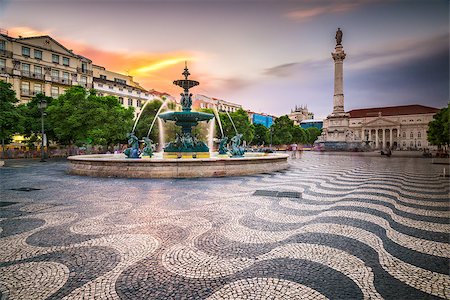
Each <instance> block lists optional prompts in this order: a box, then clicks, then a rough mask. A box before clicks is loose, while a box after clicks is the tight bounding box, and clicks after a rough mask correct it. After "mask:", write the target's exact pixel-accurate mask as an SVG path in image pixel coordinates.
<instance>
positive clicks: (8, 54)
mask: <svg viewBox="0 0 450 300" xmlns="http://www.w3.org/2000/svg"><path fill="white" fill-rule="evenodd" d="M0 56H2V57H6V58H12V57H13V53H12V52H11V51H9V50H0Z"/></svg>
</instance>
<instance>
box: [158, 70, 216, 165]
mask: <svg viewBox="0 0 450 300" xmlns="http://www.w3.org/2000/svg"><path fill="white" fill-rule="evenodd" d="M182 75H183V76H184V79H180V80H175V81H174V82H173V84H175V85H177V86H179V87H182V88H183V90H184V91H183V93H181V94H180V95H181V107H182V111H175V112H173V111H172V112H166V113H163V114H160V115H159V117H160V118H161V119H162V120H164V121H165V122H166V121H175V124H176V125H177V126H180V127H181V135H177V138H176V140H175V141H172V142H170V143H169V144H167V146H166V147H165V148H164V157H166V158H179V157H188V158H189V157H197V158H207V157H209V156H210V155H209V148H208V146H207V145H206V144H205V143H204V142H203V141H199V140H198V139H197V138H196V137H195V136H194V135H193V134H192V127H195V126H197V124H198V122H205V121H208V120H211V119H212V118H214V115H213V114H208V113H202V112H193V111H191V106H192V94H191V93H189V89H190V88H192V87H194V86H197V85H199V82H198V81H195V80H190V79H188V76H189V75H191V74H190V73H189V70H188V68H187V65H186V66H185V68H184V72H183V73H182Z"/></svg>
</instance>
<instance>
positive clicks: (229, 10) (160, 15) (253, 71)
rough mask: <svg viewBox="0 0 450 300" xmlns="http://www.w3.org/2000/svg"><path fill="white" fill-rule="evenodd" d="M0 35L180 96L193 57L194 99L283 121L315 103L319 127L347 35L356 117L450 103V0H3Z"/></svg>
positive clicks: (348, 104)
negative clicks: (28, 40)
mask: <svg viewBox="0 0 450 300" xmlns="http://www.w3.org/2000/svg"><path fill="white" fill-rule="evenodd" d="M0 27H1V28H4V29H6V30H8V32H9V35H11V36H13V37H17V36H18V35H21V36H33V35H42V34H48V35H50V36H51V37H53V38H54V39H56V40H57V41H59V42H60V43H62V44H63V45H65V46H67V47H68V48H69V49H73V50H74V52H75V53H77V54H81V55H83V56H86V57H88V58H90V59H92V60H93V62H94V63H95V64H98V65H102V66H104V67H106V68H108V69H111V70H113V71H117V72H122V73H128V74H130V75H133V76H134V77H135V79H136V81H138V82H139V83H140V84H141V85H142V86H144V87H145V88H147V89H156V90H159V91H166V92H169V93H171V94H173V95H178V94H179V92H180V90H179V89H178V88H177V87H175V86H173V85H172V81H173V80H174V79H179V78H180V77H181V72H182V71H183V67H184V61H185V60H187V61H188V64H189V69H190V71H191V74H192V76H191V77H192V79H196V80H199V81H200V86H198V87H196V88H193V89H192V91H193V92H194V93H199V94H204V95H207V96H211V97H217V98H222V99H225V100H229V101H233V102H236V103H240V104H242V105H243V106H244V108H246V109H251V110H254V111H257V112H265V113H270V114H275V115H277V116H279V115H283V114H287V113H289V112H290V110H291V108H293V107H294V106H295V105H308V108H309V109H310V111H312V112H314V113H315V114H316V118H323V117H326V116H327V115H328V114H329V113H330V112H331V110H332V98H333V72H334V71H333V60H332V58H331V54H330V53H331V52H332V51H333V49H334V46H335V40H334V35H335V31H336V29H337V28H338V27H340V28H341V29H342V31H343V33H344V36H343V46H344V50H345V52H346V53H347V58H346V59H345V62H344V93H345V109H346V110H350V109H354V108H364V107H379V106H392V105H403V104H423V105H428V106H434V107H439V108H440V107H443V106H445V105H446V104H447V102H448V101H449V4H448V1H447V0H442V1H441V0H423V1H418V0H410V1H406V0H400V1H376V0H365V1H363V0H360V1H348V0H345V1H313V0H305V1H282V0H279V1H276V0H273V1H271V0H265V1H262V0H261V1H259V0H247V1H237V0H235V1H226V0H209V1H207V0H203V1H190V0H186V1H162V0H161V1H146V0H131V1H130V0H128V1H125V0H79V1H69V0H45V1H39V0H35V1H31V0H0Z"/></svg>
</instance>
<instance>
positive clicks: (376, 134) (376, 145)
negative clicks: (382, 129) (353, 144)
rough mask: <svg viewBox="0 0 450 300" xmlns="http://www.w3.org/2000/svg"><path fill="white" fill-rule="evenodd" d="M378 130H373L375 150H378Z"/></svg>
mask: <svg viewBox="0 0 450 300" xmlns="http://www.w3.org/2000/svg"><path fill="white" fill-rule="evenodd" d="M378 131H379V129H378V128H377V129H376V130H375V148H377V149H378V140H379V136H378V134H379V132H378Z"/></svg>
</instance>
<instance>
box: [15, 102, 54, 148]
mask: <svg viewBox="0 0 450 300" xmlns="http://www.w3.org/2000/svg"><path fill="white" fill-rule="evenodd" d="M42 100H45V101H46V102H47V107H48V106H50V105H51V103H52V101H53V98H52V97H48V96H45V95H43V94H37V95H36V96H34V97H33V98H32V99H31V101H30V102H28V103H26V104H21V105H19V106H18V109H19V112H20V114H21V116H22V118H21V127H22V131H21V133H22V134H23V135H24V136H25V137H27V138H28V145H29V146H30V147H31V148H32V147H34V143H35V142H37V141H39V140H40V139H41V138H42V137H41V131H42V124H41V122H42V120H41V109H40V108H39V102H40V101H42ZM46 110H47V109H46ZM46 110H45V111H44V113H46ZM44 130H45V134H46V136H47V141H48V140H55V134H54V131H53V128H52V127H51V126H50V125H49V123H48V122H44Z"/></svg>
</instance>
